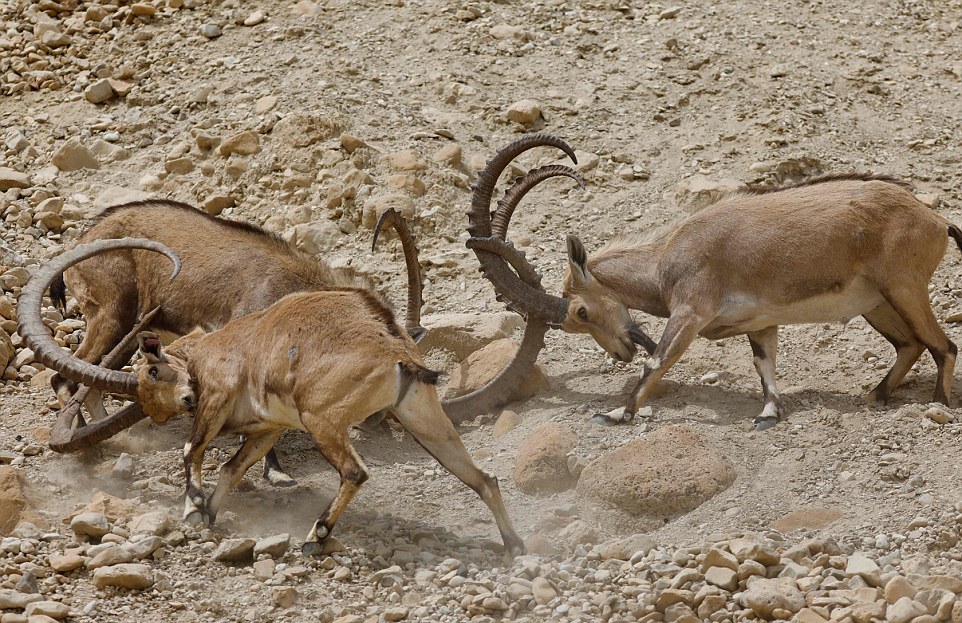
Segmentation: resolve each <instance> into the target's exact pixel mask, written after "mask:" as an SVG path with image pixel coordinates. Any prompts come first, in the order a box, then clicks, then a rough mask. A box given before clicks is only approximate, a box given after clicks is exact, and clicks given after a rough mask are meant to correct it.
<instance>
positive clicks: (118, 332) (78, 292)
mask: <svg viewBox="0 0 962 623" xmlns="http://www.w3.org/2000/svg"><path fill="white" fill-rule="evenodd" d="M388 223H389V224H392V225H393V224H395V221H394V220H393V219H392V220H389V221H388ZM395 227H397V225H395ZM399 236H400V237H401V241H402V245H404V247H405V261H406V263H407V267H408V276H409V280H411V281H410V282H409V297H408V319H407V326H408V329H409V330H410V331H412V333H413V334H415V335H416V334H418V333H420V332H421V331H423V329H421V327H420V326H419V324H418V321H417V318H418V315H419V312H420V306H421V303H420V300H421V299H420V296H421V290H420V278H419V275H420V272H419V271H420V268H419V267H418V266H417V261H416V259H414V260H412V256H411V254H410V248H413V242H412V241H411V237H410V235H409V234H402V233H401V232H400V230H399ZM123 237H136V238H148V239H151V240H156V241H158V242H161V243H163V244H165V245H167V246H168V247H170V248H171V249H173V250H174V251H175V252H176V253H177V254H178V255H179V256H180V257H181V258H182V260H183V262H184V268H183V271H182V272H181V273H180V275H179V276H178V278H177V279H176V280H173V281H171V280H170V279H169V276H168V274H167V268H166V266H165V265H164V260H163V258H162V257H159V256H157V255H156V254H152V253H145V252H141V251H134V250H129V249H128V250H123V251H117V252H114V253H108V254H106V255H103V256H98V257H94V258H91V260H90V261H89V262H84V263H82V264H80V265H77V266H75V267H73V268H71V269H70V270H67V271H66V272H65V273H64V275H63V278H62V279H55V281H54V283H53V285H52V287H51V298H53V299H54V300H55V301H57V302H59V304H60V305H61V306H62V305H63V304H64V303H65V290H64V285H65V284H66V286H69V288H70V291H71V292H72V293H73V295H74V296H75V297H76V299H77V302H78V304H79V307H80V310H81V311H82V312H83V314H84V317H85V318H86V320H87V334H86V337H85V339H84V340H83V342H82V343H81V345H80V347H79V348H78V349H77V355H78V356H79V357H80V358H81V359H83V360H85V361H88V362H91V363H97V362H100V361H101V358H102V357H103V356H104V355H106V354H107V353H108V351H110V350H111V349H112V348H114V347H115V346H117V345H118V344H119V343H120V342H121V340H122V339H123V338H124V336H125V335H128V334H129V333H130V332H131V330H132V329H133V327H134V325H135V323H136V322H137V319H138V316H139V315H141V314H144V313H145V312H146V310H148V309H152V308H154V307H156V306H158V305H161V303H163V305H162V306H161V308H160V310H159V311H158V312H157V314H156V315H155V317H153V319H151V320H150V321H149V322H148V323H147V325H146V326H147V328H149V329H151V330H154V331H156V332H158V333H161V334H166V335H169V336H178V335H184V334H186V333H188V332H189V331H191V330H192V329H194V328H195V327H201V328H203V329H204V330H206V331H212V330H215V329H217V328H219V327H222V326H224V325H225V324H227V322H229V321H230V320H232V319H234V318H238V317H240V316H243V315H245V314H248V313H251V312H253V311H259V310H262V309H264V308H266V307H267V306H269V305H270V304H272V303H274V302H276V301H277V300H279V299H281V298H282V297H283V296H285V295H287V294H290V293H293V292H302V291H322V290H328V289H332V288H341V287H362V288H368V287H370V282H369V280H368V279H367V278H366V277H363V276H361V275H359V274H358V273H356V272H355V271H354V270H352V269H350V268H348V267H343V268H331V267H330V266H328V265H327V264H325V263H323V262H319V261H317V260H316V259H314V258H312V257H310V256H308V255H307V254H304V253H301V252H299V251H297V250H296V249H295V248H293V247H292V246H291V245H290V244H288V243H286V242H284V241H283V240H281V239H280V238H278V237H276V236H274V235H272V234H270V233H268V232H266V231H264V230H262V229H260V228H258V227H255V226H252V225H248V224H246V223H240V222H236V221H230V220H225V219H220V218H215V217H213V216H210V215H208V214H206V213H204V212H201V211H200V210H197V209H195V208H193V207H191V206H189V205H186V204H182V203H176V202H171V201H159V200H150V201H143V202H135V203H128V204H124V205H119V206H115V207H112V208H108V209H107V210H106V211H104V212H103V214H101V215H100V217H99V219H98V221H97V222H96V223H95V224H94V225H93V226H92V227H91V228H90V229H89V230H88V231H87V232H86V233H84V235H83V236H82V237H81V238H80V243H86V242H91V241H94V240H100V239H109V238H123ZM412 261H413V263H414V265H413V266H412ZM415 286H416V287H415ZM29 287H30V286H28V288H29ZM41 294H42V292H41ZM37 303H38V304H39V299H38V301H37ZM528 342H530V340H528ZM539 349H540V346H539V345H538V344H530V343H527V342H526V343H525V344H524V345H523V347H522V349H521V350H519V352H518V354H517V356H516V358H515V360H514V361H513V362H512V363H511V364H510V365H509V366H508V368H506V369H505V371H504V373H503V374H502V375H500V376H499V377H498V379H496V381H495V382H493V383H491V384H490V385H489V386H487V387H484V388H481V389H480V390H478V391H477V392H474V393H472V394H469V395H467V396H462V397H460V398H457V399H454V400H450V401H446V402H445V403H444V406H445V410H446V412H447V413H448V414H449V416H450V417H451V418H452V419H453V420H455V421H460V420H463V419H466V418H467V417H469V416H473V415H476V414H478V413H483V412H485V411H487V410H490V409H492V408H494V407H495V406H497V405H498V404H500V403H501V402H503V401H504V396H505V395H508V394H509V393H510V392H509V391H508V390H509V389H510V387H511V386H513V385H514V384H516V383H517V382H518V381H519V379H523V378H524V376H525V374H526V372H527V369H529V368H530V366H531V365H533V363H534V361H535V359H536V358H537V354H538V350H539ZM35 350H36V349H35ZM134 350H136V343H135V342H134V340H130V344H129V347H128V348H127V349H126V351H125V352H122V353H118V354H117V356H116V357H115V358H114V359H116V361H117V362H118V363H117V365H123V364H124V363H126V362H127V360H128V359H129V358H130V356H131V355H132V354H133V352H134ZM52 367H54V368H55V369H57V370H58V375H56V376H54V378H53V379H52V380H51V384H52V385H53V387H54V389H55V391H56V392H57V395H58V396H59V398H60V401H61V405H68V404H70V396H71V395H72V394H73V392H74V391H75V389H76V383H73V382H71V381H69V380H68V379H66V378H65V377H64V374H65V373H64V371H63V370H60V368H58V367H56V366H52ZM94 382H96V379H94ZM92 394H93V395H89V396H88V398H87V400H86V401H85V405H86V406H87V408H88V410H89V411H91V412H92V413H94V414H96V415H98V416H99V417H100V418H104V416H105V412H104V409H103V403H102V402H101V400H100V398H99V393H97V392H93V393H92ZM72 404H73V406H74V407H75V408H77V409H78V410H79V404H77V403H76V401H74V402H73V403H72ZM66 415H68V417H67V418H66V420H67V423H66V425H65V428H66V432H67V435H66V437H67V439H66V440H61V441H60V442H59V443H57V444H54V443H53V440H52V447H54V448H55V449H57V450H61V451H70V450H74V449H79V448H81V447H84V446H86V445H88V444H89V443H93V442H96V441H99V440H100V439H103V438H104V437H106V436H109V434H112V433H113V432H116V430H119V429H122V428H123V427H125V426H129V425H130V424H133V423H134V422H136V421H137V419H139V417H138V416H140V411H139V409H138V407H137V406H136V404H135V405H131V406H130V407H128V408H124V409H122V410H121V411H120V412H118V413H117V414H114V415H112V416H110V418H107V419H106V420H105V419H101V420H100V421H98V422H97V423H96V426H93V427H86V428H85V429H76V430H70V428H69V426H70V421H71V420H72V419H73V417H72V415H71V414H69V413H67V414H66ZM60 419H65V418H60ZM105 423H107V425H106V426H105V425H104V424H105ZM55 428H56V427H55ZM86 429H91V430H90V431H87V430H86ZM265 477H266V478H268V479H269V480H270V481H271V482H274V483H281V484H283V483H289V482H292V481H291V480H290V479H289V478H288V477H287V476H286V475H285V474H283V472H282V471H281V470H280V466H279V464H278V463H277V460H276V457H275V456H274V453H273V451H272V452H271V453H270V454H269V455H268V461H267V463H266V464H265Z"/></svg>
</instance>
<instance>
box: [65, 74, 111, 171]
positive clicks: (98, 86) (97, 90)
mask: <svg viewBox="0 0 962 623" xmlns="http://www.w3.org/2000/svg"><path fill="white" fill-rule="evenodd" d="M113 96H114V90H113V87H111V86H110V81H109V80H107V79H102V80H97V81H96V82H93V83H91V84H89V85H87V88H85V89H84V98H85V99H86V100H87V101H88V102H90V103H91V104H103V103H104V102H106V101H108V100H109V99H111V98H112V97H113ZM61 170H62V171H66V170H67V169H61Z"/></svg>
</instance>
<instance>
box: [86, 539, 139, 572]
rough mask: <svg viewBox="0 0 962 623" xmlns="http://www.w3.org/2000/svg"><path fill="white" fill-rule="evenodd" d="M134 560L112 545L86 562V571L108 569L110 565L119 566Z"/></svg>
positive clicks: (127, 553)
mask: <svg viewBox="0 0 962 623" xmlns="http://www.w3.org/2000/svg"><path fill="white" fill-rule="evenodd" d="M133 559H134V555H133V554H132V553H131V552H130V551H128V550H125V549H124V548H122V547H120V546H119V545H112V546H110V547H108V548H107V549H105V550H103V551H100V552H98V553H97V555H96V556H94V557H93V558H91V559H90V560H88V561H87V569H99V568H101V567H110V566H112V565H120V564H123V563H126V562H131V561H133Z"/></svg>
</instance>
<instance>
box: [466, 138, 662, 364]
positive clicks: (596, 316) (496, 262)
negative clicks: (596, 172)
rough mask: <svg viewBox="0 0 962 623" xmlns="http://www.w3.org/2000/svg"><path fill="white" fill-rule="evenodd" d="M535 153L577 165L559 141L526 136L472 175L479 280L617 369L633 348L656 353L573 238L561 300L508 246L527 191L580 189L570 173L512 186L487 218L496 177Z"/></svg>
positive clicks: (562, 169) (553, 170) (533, 174)
mask: <svg viewBox="0 0 962 623" xmlns="http://www.w3.org/2000/svg"><path fill="white" fill-rule="evenodd" d="M541 146H550V147H556V148H558V149H560V150H562V151H563V152H565V153H566V154H567V155H568V157H569V158H571V160H572V162H575V163H577V159H576V158H575V152H574V150H573V149H571V147H570V146H569V145H568V144H567V143H565V142H564V141H562V140H561V139H559V138H557V137H554V136H548V135H545V134H529V135H526V136H524V137H522V138H520V139H518V140H516V141H514V142H513V143H511V144H509V145H507V146H506V147H504V148H503V149H501V150H500V151H498V153H497V154H495V156H494V157H493V158H491V160H489V161H488V163H487V165H486V166H485V168H484V170H482V171H481V172H480V173H479V174H478V182H477V184H475V186H474V194H473V196H472V199H471V209H470V210H469V211H468V220H469V225H468V233H469V234H470V235H471V238H470V239H469V240H468V247H469V248H472V249H474V251H475V253H476V254H477V255H478V260H479V261H480V263H481V272H483V273H484V276H485V277H487V278H488V279H489V280H490V281H491V283H492V284H493V285H494V288H495V290H496V291H497V293H498V299H499V300H501V301H504V302H505V303H506V304H507V305H508V307H509V308H511V309H514V310H515V311H517V312H518V313H520V314H522V315H523V316H525V317H526V318H531V317H534V318H539V319H542V320H543V321H544V322H546V323H547V324H548V325H549V326H551V327H555V328H563V329H564V330H565V331H568V332H571V333H590V334H591V336H592V337H594V338H595V340H597V341H598V343H599V344H600V345H601V346H602V347H604V349H605V350H606V351H608V353H609V354H610V355H611V356H612V357H614V358H615V359H617V360H619V361H631V359H632V358H633V357H634V355H635V353H636V352H637V348H636V346H635V345H636V344H637V345H638V346H641V347H642V348H644V349H645V350H646V351H648V353H649V354H650V353H652V352H654V350H655V343H654V341H652V339H651V338H650V337H648V336H647V335H646V334H645V333H644V331H642V330H641V329H640V328H639V327H638V326H637V325H635V323H634V321H632V319H631V316H630V315H629V313H628V308H627V307H626V306H625V305H624V304H622V303H621V302H619V301H618V299H617V297H616V296H615V295H614V294H615V293H614V292H613V291H612V290H611V289H610V288H606V287H605V286H604V285H602V284H601V283H600V282H599V281H598V280H597V279H594V278H593V277H592V275H591V273H590V271H589V270H588V256H587V253H585V250H584V247H583V246H582V244H581V242H580V241H579V240H578V239H577V238H575V237H573V236H572V237H569V238H568V255H569V261H570V263H569V267H570V270H569V273H568V276H567V277H566V279H565V289H564V298H561V297H557V296H553V295H550V294H548V293H547V292H545V291H544V288H543V287H542V286H541V275H539V274H538V273H537V272H536V271H535V269H534V267H533V266H532V265H531V264H530V262H528V260H527V259H526V258H525V255H524V253H523V252H522V251H520V250H518V249H516V248H515V247H514V246H513V245H512V244H511V243H510V242H508V241H507V232H508V224H509V223H510V221H511V216H512V215H513V214H514V211H515V208H517V206H518V204H519V202H520V201H521V199H522V198H523V197H524V196H525V194H526V193H527V192H528V191H530V190H531V189H532V188H534V187H535V186H537V185H538V184H540V183H541V182H543V181H545V180H547V179H550V178H552V177H557V176H566V177H569V178H571V179H573V180H575V181H576V182H578V184H579V185H580V186H581V187H582V188H583V187H584V181H583V180H582V179H581V176H580V175H579V174H578V172H577V171H575V170H574V169H572V168H570V167H567V166H564V165H559V164H552V165H547V166H544V167H540V168H537V169H532V170H531V171H529V172H528V173H527V174H525V175H524V176H522V177H520V178H518V180H517V181H516V182H515V183H514V185H513V186H512V187H511V188H510V189H509V190H508V191H507V192H506V193H505V194H504V197H503V198H502V199H501V200H500V201H499V202H498V206H497V208H495V210H494V211H493V212H492V211H491V207H490V206H491V197H492V194H493V192H494V186H495V183H496V182H497V180H498V176H500V175H501V173H502V172H503V171H504V169H505V168H506V167H507V166H508V165H509V164H510V163H511V161H512V160H513V159H514V158H516V157H518V156H519V155H521V154H522V153H524V152H525V151H527V150H529V149H532V148H534V147H541Z"/></svg>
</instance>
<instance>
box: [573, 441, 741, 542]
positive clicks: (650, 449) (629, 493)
mask: <svg viewBox="0 0 962 623" xmlns="http://www.w3.org/2000/svg"><path fill="white" fill-rule="evenodd" d="M734 481H735V469H734V468H733V467H732V465H731V463H730V462H729V461H728V459H726V458H725V456H724V455H722V454H721V453H720V452H718V450H716V449H715V448H714V447H713V446H712V444H711V443H710V442H709V440H708V439H707V438H706V437H705V436H704V435H702V434H700V433H698V432H697V431H696V430H694V429H693V428H690V427H687V426H671V427H666V428H661V429H658V430H656V431H654V432H652V433H649V434H648V435H646V436H644V437H641V438H639V439H635V440H633V441H631V442H629V443H627V444H625V445H624V446H622V447H620V448H618V449H617V450H615V451H614V452H610V453H608V454H606V455H604V456H602V457H600V458H598V459H596V460H595V461H592V462H591V463H589V464H588V466H587V467H586V468H585V470H584V472H583V473H582V474H581V479H580V480H579V481H578V497H579V500H580V505H581V508H583V509H586V510H587V509H590V510H591V511H594V512H593V513H592V514H591V515H590V516H591V517H594V518H595V519H596V521H597V522H598V523H599V524H600V525H601V526H602V527H604V528H605V529H607V530H610V531H612V532H618V533H634V532H647V531H650V530H654V529H656V528H658V527H660V526H663V525H664V524H665V522H666V521H668V520H670V519H673V518H675V517H678V516H680V515H684V514H685V513H688V512H690V511H692V510H694V509H695V508H697V507H698V506H699V505H701V504H702V503H704V502H705V501H706V500H708V499H710V498H711V497H712V496H714V495H715V494H717V493H719V492H721V491H724V490H725V489H727V488H728V487H730V486H731V484H732V483H733V482H734Z"/></svg>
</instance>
